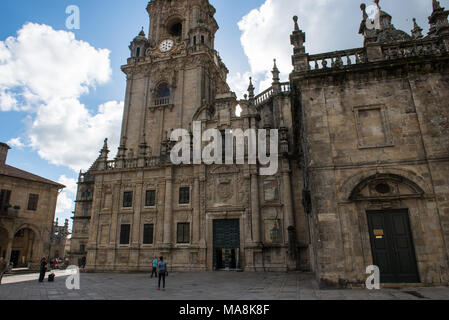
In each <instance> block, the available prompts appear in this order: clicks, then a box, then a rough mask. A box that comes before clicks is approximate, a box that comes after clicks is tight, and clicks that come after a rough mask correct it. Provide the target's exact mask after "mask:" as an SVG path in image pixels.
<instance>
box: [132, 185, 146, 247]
mask: <svg viewBox="0 0 449 320" xmlns="http://www.w3.org/2000/svg"><path fill="white" fill-rule="evenodd" d="M135 192H136V196H135V198H134V199H135V200H134V205H133V207H134V219H133V220H134V221H133V230H132V245H133V247H138V246H139V242H140V237H139V235H140V213H141V211H142V192H143V182H137V183H136V189H135Z"/></svg>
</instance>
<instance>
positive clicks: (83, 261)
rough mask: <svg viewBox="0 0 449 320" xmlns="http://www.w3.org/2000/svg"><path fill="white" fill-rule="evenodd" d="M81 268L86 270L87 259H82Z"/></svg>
mask: <svg viewBox="0 0 449 320" xmlns="http://www.w3.org/2000/svg"><path fill="white" fill-rule="evenodd" d="M81 267H82V268H83V269H85V268H86V257H82V258H81Z"/></svg>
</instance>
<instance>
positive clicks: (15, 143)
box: [6, 138, 25, 149]
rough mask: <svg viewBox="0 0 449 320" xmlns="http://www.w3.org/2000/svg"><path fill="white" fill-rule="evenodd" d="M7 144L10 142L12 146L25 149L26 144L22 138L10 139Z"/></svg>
mask: <svg viewBox="0 0 449 320" xmlns="http://www.w3.org/2000/svg"><path fill="white" fill-rule="evenodd" d="M6 144H8V145H9V146H10V147H13V148H17V149H23V147H25V145H24V144H23V142H22V140H21V139H20V138H13V139H11V140H9V141H8V142H7V143H6Z"/></svg>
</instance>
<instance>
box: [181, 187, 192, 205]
mask: <svg viewBox="0 0 449 320" xmlns="http://www.w3.org/2000/svg"><path fill="white" fill-rule="evenodd" d="M189 203H190V187H181V188H179V204H189Z"/></svg>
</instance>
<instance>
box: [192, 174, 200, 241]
mask: <svg viewBox="0 0 449 320" xmlns="http://www.w3.org/2000/svg"><path fill="white" fill-rule="evenodd" d="M192 200H193V243H194V244H198V242H199V241H200V239H201V235H200V230H201V228H200V223H201V220H200V179H199V177H198V176H196V177H195V178H194V180H193V199H192Z"/></svg>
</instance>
